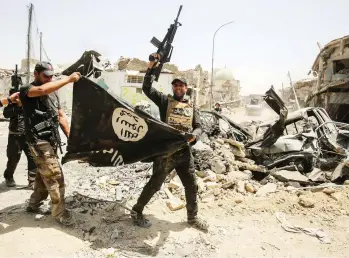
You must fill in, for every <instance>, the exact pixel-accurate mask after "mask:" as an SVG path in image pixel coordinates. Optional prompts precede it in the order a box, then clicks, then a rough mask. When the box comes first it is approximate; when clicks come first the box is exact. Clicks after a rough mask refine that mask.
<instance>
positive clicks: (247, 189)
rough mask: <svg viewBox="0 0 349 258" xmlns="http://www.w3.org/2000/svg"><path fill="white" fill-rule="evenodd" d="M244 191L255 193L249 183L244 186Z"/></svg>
mask: <svg viewBox="0 0 349 258" xmlns="http://www.w3.org/2000/svg"><path fill="white" fill-rule="evenodd" d="M245 189H246V191H247V192H249V193H255V192H256V189H255V188H254V186H253V185H252V184H251V183H247V184H245Z"/></svg>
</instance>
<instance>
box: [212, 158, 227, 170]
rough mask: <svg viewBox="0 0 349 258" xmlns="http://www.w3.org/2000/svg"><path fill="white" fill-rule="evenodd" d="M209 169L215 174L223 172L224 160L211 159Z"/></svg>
mask: <svg viewBox="0 0 349 258" xmlns="http://www.w3.org/2000/svg"><path fill="white" fill-rule="evenodd" d="M211 169H212V171H213V172H215V173H216V174H224V173H225V172H226V167H225V165H224V162H223V161H221V160H219V159H213V160H212V161H211Z"/></svg>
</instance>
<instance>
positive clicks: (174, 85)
mask: <svg viewBox="0 0 349 258" xmlns="http://www.w3.org/2000/svg"><path fill="white" fill-rule="evenodd" d="M172 86H173V87H181V88H184V87H185V84H183V83H175V84H173V85H172Z"/></svg>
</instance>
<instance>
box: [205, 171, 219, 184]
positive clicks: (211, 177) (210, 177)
mask: <svg viewBox="0 0 349 258" xmlns="http://www.w3.org/2000/svg"><path fill="white" fill-rule="evenodd" d="M207 174H208V175H207V176H206V177H205V178H204V182H216V181H217V175H216V174H215V173H214V172H212V171H211V170H207Z"/></svg>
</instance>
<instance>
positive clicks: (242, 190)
mask: <svg viewBox="0 0 349 258" xmlns="http://www.w3.org/2000/svg"><path fill="white" fill-rule="evenodd" d="M236 186H237V187H236V190H237V192H238V193H242V194H243V193H246V190H245V182H244V181H241V180H240V181H238V182H237V184H236Z"/></svg>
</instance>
